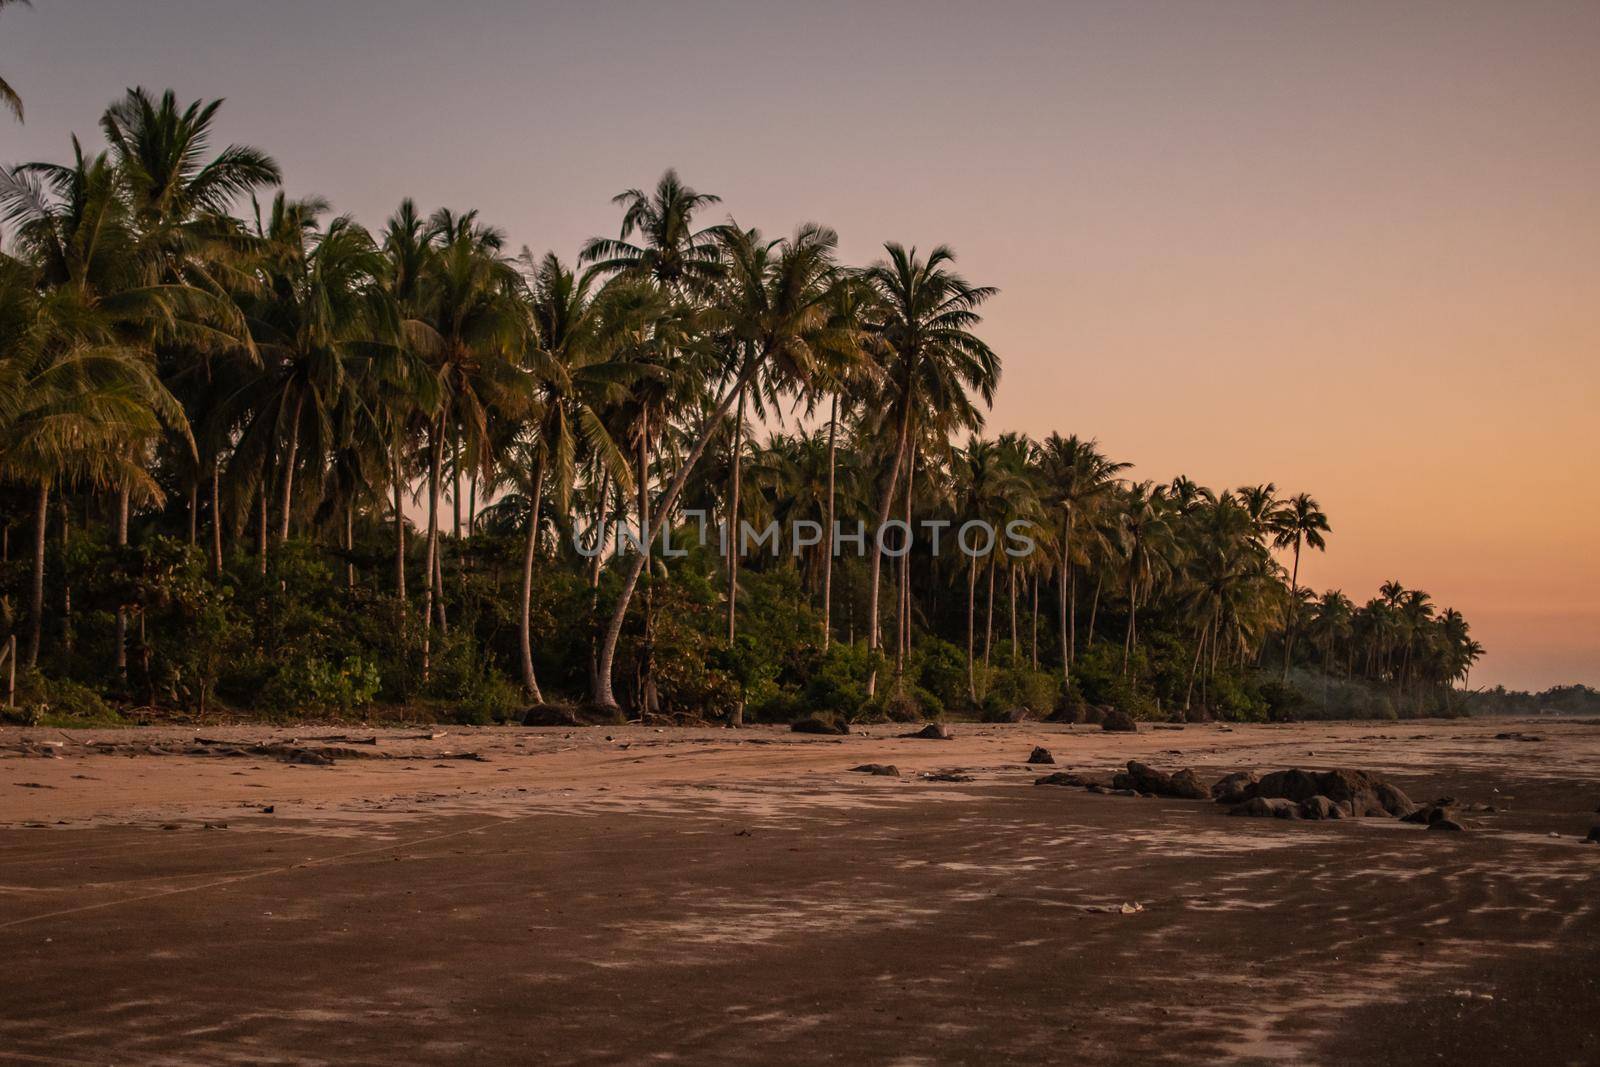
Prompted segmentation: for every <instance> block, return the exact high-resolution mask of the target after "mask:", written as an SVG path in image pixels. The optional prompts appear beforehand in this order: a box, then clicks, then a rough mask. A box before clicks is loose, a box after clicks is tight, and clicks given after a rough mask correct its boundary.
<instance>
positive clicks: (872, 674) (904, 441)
mask: <svg viewBox="0 0 1600 1067" xmlns="http://www.w3.org/2000/svg"><path fill="white" fill-rule="evenodd" d="M910 438H911V409H910V408H909V407H907V408H906V410H905V412H904V413H903V414H902V415H901V416H900V437H899V440H898V442H897V443H896V446H895V452H894V463H893V464H891V465H890V467H889V480H888V483H887V484H886V485H885V486H884V487H883V496H882V498H881V499H880V500H879V501H878V523H877V525H876V526H875V527H874V528H873V530H872V531H871V533H870V534H869V536H870V537H872V539H873V547H872V564H871V572H870V575H869V578H868V581H867V652H868V653H869V654H870V653H873V652H876V651H878V632H879V628H878V581H879V578H880V577H881V575H882V574H883V553H882V552H881V551H879V550H878V546H877V537H878V531H879V530H882V529H883V524H884V523H886V522H888V521H889V509H890V508H891V507H893V506H894V490H895V485H896V483H898V482H899V480H900V468H901V467H902V466H903V465H904V464H905V458H906V457H905V454H906V448H907V445H908V443H909V441H910ZM869 658H870V659H873V660H876V657H873V656H870V655H869ZM877 691H878V668H877V665H876V662H874V664H873V666H872V668H871V670H870V671H869V673H868V674H867V696H868V697H869V698H871V697H872V696H874V695H875V694H876V693H877Z"/></svg>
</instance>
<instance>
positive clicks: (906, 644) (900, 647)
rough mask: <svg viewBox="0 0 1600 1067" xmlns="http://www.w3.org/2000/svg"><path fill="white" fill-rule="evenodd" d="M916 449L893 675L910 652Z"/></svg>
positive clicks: (909, 463) (909, 461) (909, 477)
mask: <svg viewBox="0 0 1600 1067" xmlns="http://www.w3.org/2000/svg"><path fill="white" fill-rule="evenodd" d="M916 480H917V450H916V449H915V448H912V449H911V450H910V455H909V456H907V457H906V512H905V514H906V551H905V555H903V556H901V557H900V588H899V591H898V595H897V596H896V598H895V601H896V604H897V605H898V606H897V607H896V608H895V613H894V617H895V646H894V676H895V678H896V679H899V678H900V677H901V676H902V675H903V674H904V673H905V664H906V657H907V656H909V655H910V654H911V498H912V494H913V493H914V492H915V490H916Z"/></svg>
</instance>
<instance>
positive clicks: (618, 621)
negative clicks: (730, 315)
mask: <svg viewBox="0 0 1600 1067" xmlns="http://www.w3.org/2000/svg"><path fill="white" fill-rule="evenodd" d="M760 366H761V361H760V360H757V361H752V363H751V364H750V366H748V367H746V368H745V370H744V371H743V372H742V373H741V374H740V375H739V378H738V379H737V380H736V381H735V382H734V384H733V386H732V387H731V388H730V389H729V391H728V392H727V393H725V394H723V396H722V399H721V400H719V401H718V402H717V406H716V409H715V410H714V411H712V413H711V417H710V418H709V419H708V420H707V421H706V424H705V428H704V429H702V430H701V432H700V436H699V438H698V439H697V440H696V441H695V443H694V447H693V448H691V449H690V450H689V455H688V456H687V457H686V458H685V459H684V461H683V463H682V465H681V466H679V468H678V473H677V474H675V475H674V476H673V479H672V482H671V484H670V485H668V487H667V491H666V494H665V495H664V496H663V497H662V498H661V506H660V508H659V510H658V513H657V514H658V516H659V517H658V518H657V520H656V525H658V526H659V525H660V524H661V523H662V522H664V521H665V519H666V517H667V516H668V515H670V514H671V513H672V508H673V505H675V504H676V503H677V502H678V496H679V495H680V494H681V493H682V492H683V487H684V485H685V484H686V483H687V482H688V481H689V475H690V473H691V472H693V470H694V465H695V464H696V463H698V462H700V457H701V455H703V454H704V453H705V450H706V445H707V444H709V443H710V441H711V436H712V434H713V433H714V432H715V431H716V428H717V424H718V423H719V422H721V421H722V419H723V418H724V417H726V416H727V414H728V410H729V409H730V408H731V407H733V401H734V394H735V393H736V392H738V391H740V390H743V389H744V388H745V387H746V386H747V385H749V384H750V380H751V379H752V378H753V377H755V373H756V371H757V369H759V367H760ZM654 540H655V530H654V528H653V527H652V529H651V530H649V531H648V532H646V534H645V546H646V548H647V549H648V547H649V545H650V544H651V543H652V542H653V541H654ZM647 560H648V556H647V554H646V552H639V553H637V554H636V555H635V557H634V560H633V562H632V563H631V564H629V565H628V573H627V574H626V575H625V576H624V578H623V580H622V589H621V591H620V592H619V593H618V595H617V603H616V606H615V607H614V608H612V611H611V618H610V619H609V620H608V621H607V623H606V631H605V637H604V639H603V640H602V641H601V642H600V655H599V657H598V659H597V660H596V662H595V670H594V678H593V679H591V681H590V696H591V699H592V701H593V703H595V704H596V705H598V706H599V707H602V708H607V709H614V708H616V707H617V698H616V696H615V694H614V693H613V691H612V686H611V667H612V663H613V662H614V661H615V660H616V656H617V642H618V641H619V640H620V639H621V637H622V624H623V622H624V621H625V620H626V618H627V615H628V602H629V601H630V600H631V599H632V598H633V591H634V589H635V587H637V586H638V584H639V575H640V574H642V573H643V572H644V568H645V563H646V562H647Z"/></svg>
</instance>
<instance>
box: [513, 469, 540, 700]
mask: <svg viewBox="0 0 1600 1067" xmlns="http://www.w3.org/2000/svg"><path fill="white" fill-rule="evenodd" d="M543 495H544V453H543V452H540V453H539V458H538V459H537V460H536V461H535V462H534V464H533V509H532V511H531V512H530V513H529V515H528V545H527V548H526V549H525V550H524V551H523V553H522V625H521V627H520V629H519V630H518V643H519V645H520V648H521V652H522V688H524V689H526V690H527V691H528V696H529V697H530V698H531V699H532V700H533V702H534V703H536V704H543V703H544V694H542V693H540V692H539V680H538V679H537V678H536V677H534V673H533V634H532V620H531V619H530V618H529V613H530V611H531V610H532V606H533V557H534V554H535V553H536V552H537V551H538V546H539V507H540V504H541V503H542V497H543Z"/></svg>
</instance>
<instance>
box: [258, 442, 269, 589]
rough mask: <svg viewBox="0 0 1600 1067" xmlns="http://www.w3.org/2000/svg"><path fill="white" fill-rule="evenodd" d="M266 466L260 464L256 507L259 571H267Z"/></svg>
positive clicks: (264, 572)
mask: <svg viewBox="0 0 1600 1067" xmlns="http://www.w3.org/2000/svg"><path fill="white" fill-rule="evenodd" d="M267 472H268V467H267V465H266V464H265V463H263V464H262V466H261V493H260V501H259V503H260V506H259V507H258V508H257V512H258V514H257V516H256V518H257V522H256V555H257V556H258V557H260V558H259V560H258V562H259V563H260V566H261V573H262V574H263V575H265V574H266V573H267V495H268V494H269V493H270V492H271V491H272V490H271V488H270V486H271V480H270V479H269V478H268V477H267Z"/></svg>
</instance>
